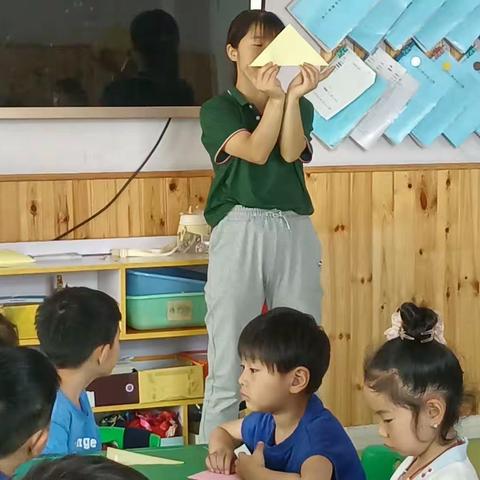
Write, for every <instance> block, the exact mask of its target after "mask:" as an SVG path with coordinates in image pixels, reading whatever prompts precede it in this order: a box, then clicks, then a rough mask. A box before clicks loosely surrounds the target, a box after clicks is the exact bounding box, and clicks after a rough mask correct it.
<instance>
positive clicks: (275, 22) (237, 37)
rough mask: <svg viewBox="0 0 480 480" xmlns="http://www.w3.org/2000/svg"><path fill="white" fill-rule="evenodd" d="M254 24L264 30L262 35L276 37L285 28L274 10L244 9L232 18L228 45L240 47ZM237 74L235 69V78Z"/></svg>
mask: <svg viewBox="0 0 480 480" xmlns="http://www.w3.org/2000/svg"><path fill="white" fill-rule="evenodd" d="M253 25H254V26H255V27H257V28H258V29H259V30H260V31H261V32H262V35H266V36H269V37H276V36H277V35H278V34H279V33H280V32H281V31H282V30H283V29H284V28H285V24H284V23H283V22H282V21H281V20H280V18H278V17H277V16H276V15H275V14H274V13H272V12H267V11H265V10H244V11H243V12H241V13H239V14H238V15H237V16H236V17H235V18H234V19H233V20H232V23H231V24H230V28H229V29H228V34H227V42H226V45H227V46H228V45H231V46H232V47H233V48H238V45H239V43H240V41H241V40H242V38H243V37H245V35H246V34H247V33H248V31H249V30H250V28H251V27H252V26H253ZM236 76H237V72H236V69H235V79H236Z"/></svg>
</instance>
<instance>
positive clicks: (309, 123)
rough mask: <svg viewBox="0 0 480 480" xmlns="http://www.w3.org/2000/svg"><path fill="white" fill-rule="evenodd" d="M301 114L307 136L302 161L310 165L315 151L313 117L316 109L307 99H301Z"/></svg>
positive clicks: (301, 156)
mask: <svg viewBox="0 0 480 480" xmlns="http://www.w3.org/2000/svg"><path fill="white" fill-rule="evenodd" d="M300 114H301V117H302V125H303V133H304V135H305V140H306V141H307V146H306V147H305V150H304V151H303V152H302V153H301V155H300V160H301V161H302V162H304V163H309V162H311V161H312V157H313V149H312V144H311V141H312V131H313V115H314V109H313V105H312V103H311V102H310V101H309V100H307V99H306V98H305V97H302V98H301V99H300Z"/></svg>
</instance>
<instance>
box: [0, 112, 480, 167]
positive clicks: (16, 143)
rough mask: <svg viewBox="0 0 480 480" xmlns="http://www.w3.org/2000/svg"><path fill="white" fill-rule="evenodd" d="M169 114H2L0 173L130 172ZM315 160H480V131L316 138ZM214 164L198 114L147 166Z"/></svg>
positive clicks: (175, 124) (172, 131)
mask: <svg viewBox="0 0 480 480" xmlns="http://www.w3.org/2000/svg"><path fill="white" fill-rule="evenodd" d="M163 125H164V121H163V120H36V121H25V120H1V121H0V174H13V173H75V172H109V171H110V172H122V171H125V172H129V171H132V170H135V169H136V168H137V166H138V165H140V163H141V162H142V161H143V159H144V158H145V156H146V155H147V153H148V152H149V151H150V149H151V147H152V146H153V145H154V143H155V141H156V139H157V138H158V135H159V134H160V131H161V129H162V126H163ZM314 150H315V155H314V160H313V162H312V165H315V166H317V165H371V164H408V163H456V162H480V137H478V136H476V135H472V136H471V137H470V139H469V140H468V141H467V143H465V144H464V145H463V146H462V148H459V149H454V148H452V147H451V146H450V145H449V144H448V142H446V141H445V140H443V139H440V140H438V141H437V142H436V143H435V144H434V145H433V146H432V147H431V148H428V149H422V148H420V147H418V146H417V145H416V144H415V143H414V142H413V141H411V140H410V139H407V140H406V141H405V142H404V143H403V144H402V145H399V146H395V147H393V146H391V145H390V144H389V143H388V142H386V141H385V140H381V142H379V143H378V144H377V145H376V146H375V147H374V148H373V149H372V150H370V151H369V152H363V151H362V150H361V149H360V148H358V147H357V146H356V145H355V144H354V143H353V142H351V141H350V140H346V141H345V142H344V143H343V144H342V145H341V146H340V147H339V148H338V149H337V150H336V151H328V150H327V149H325V148H324V147H323V146H322V145H321V144H319V143H318V142H316V141H314ZM205 168H210V162H209V159H208V156H207V154H206V153H205V151H204V149H203V147H202V144H201V142H200V127H199V124H198V120H197V119H192V120H173V121H172V123H171V125H170V128H169V130H168V132H167V133H166V135H165V137H164V140H163V142H162V144H161V145H160V147H159V148H158V150H157V152H156V153H155V154H154V155H153V157H152V159H151V161H150V162H149V163H148V164H147V166H146V168H145V170H147V171H164V170H167V171H169V170H190V169H205Z"/></svg>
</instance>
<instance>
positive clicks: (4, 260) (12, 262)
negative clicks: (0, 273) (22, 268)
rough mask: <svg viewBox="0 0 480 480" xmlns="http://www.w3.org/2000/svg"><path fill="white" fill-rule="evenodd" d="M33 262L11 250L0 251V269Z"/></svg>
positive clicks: (26, 256)
mask: <svg viewBox="0 0 480 480" xmlns="http://www.w3.org/2000/svg"><path fill="white" fill-rule="evenodd" d="M34 261H35V260H34V259H33V258H32V257H30V256H28V255H24V254H23V253H18V252H15V251H13V250H0V267H12V266H17V265H25V264H29V263H33V262H34Z"/></svg>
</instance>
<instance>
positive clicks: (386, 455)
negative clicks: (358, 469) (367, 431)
mask: <svg viewBox="0 0 480 480" xmlns="http://www.w3.org/2000/svg"><path fill="white" fill-rule="evenodd" d="M403 459H404V457H402V456H401V455H400V454H398V453H396V452H394V451H393V450H390V449H389V448H387V447H385V446H383V445H371V446H369V447H367V448H366V449H365V450H364V451H363V452H362V465H363V469H364V470H365V474H366V475H367V480H390V478H391V476H392V475H393V473H394V472H395V470H396V469H397V467H398V466H399V465H400V463H401V462H402V461H403Z"/></svg>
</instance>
